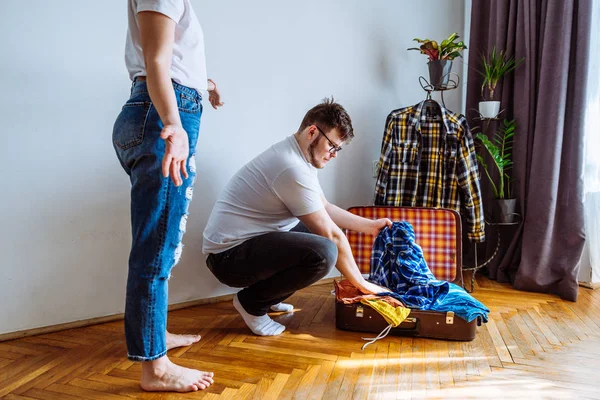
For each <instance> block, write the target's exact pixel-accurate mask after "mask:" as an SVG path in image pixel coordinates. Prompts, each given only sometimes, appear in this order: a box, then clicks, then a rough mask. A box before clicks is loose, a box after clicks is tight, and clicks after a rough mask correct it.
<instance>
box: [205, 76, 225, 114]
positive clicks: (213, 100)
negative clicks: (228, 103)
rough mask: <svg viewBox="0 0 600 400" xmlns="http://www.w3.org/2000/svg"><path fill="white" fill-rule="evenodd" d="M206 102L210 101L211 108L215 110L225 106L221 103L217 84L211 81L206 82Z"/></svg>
mask: <svg viewBox="0 0 600 400" xmlns="http://www.w3.org/2000/svg"><path fill="white" fill-rule="evenodd" d="M208 101H210V105H211V106H213V108H214V109H215V110H216V109H218V108H219V107H222V106H223V104H225V103H223V102H222V101H221V94H220V93H219V90H218V89H217V84H216V83H215V81H213V80H212V79H209V80H208Z"/></svg>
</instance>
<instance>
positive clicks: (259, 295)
mask: <svg viewBox="0 0 600 400" xmlns="http://www.w3.org/2000/svg"><path fill="white" fill-rule="evenodd" d="M337 256H338V250H337V246H336V245H335V243H333V242H332V241H331V240H329V239H326V238H324V237H322V236H319V235H314V234H312V233H310V231H309V230H308V229H307V228H306V227H305V226H304V224H302V223H299V224H298V225H297V226H296V227H295V228H294V229H292V230H291V231H290V232H272V233H266V234H264V235H261V236H257V237H255V238H252V239H249V240H247V241H245V242H243V243H242V244H240V245H238V246H236V247H234V248H233V249H230V250H227V251H225V252H223V253H219V254H210V255H209V256H208V259H207V260H206V263H207V265H208V268H209V269H210V270H211V272H212V273H213V274H214V276H215V277H216V278H217V279H218V280H219V281H220V282H221V283H224V284H225V285H228V286H232V287H243V288H244V289H242V290H241V291H240V292H239V293H238V299H239V301H240V304H241V305H242V307H244V309H245V310H246V311H247V312H248V314H252V315H256V316H260V315H265V314H266V313H267V312H268V311H269V307H270V306H272V305H273V304H277V303H279V302H281V301H283V300H285V299H286V298H288V297H289V296H291V295H292V294H293V293H294V292H295V291H296V290H299V289H302V288H305V287H307V286H309V285H311V284H313V283H315V282H317V281H318V280H320V279H322V278H323V277H324V276H326V275H327V274H328V273H329V271H331V269H332V268H333V267H334V266H335V263H336V261H337Z"/></svg>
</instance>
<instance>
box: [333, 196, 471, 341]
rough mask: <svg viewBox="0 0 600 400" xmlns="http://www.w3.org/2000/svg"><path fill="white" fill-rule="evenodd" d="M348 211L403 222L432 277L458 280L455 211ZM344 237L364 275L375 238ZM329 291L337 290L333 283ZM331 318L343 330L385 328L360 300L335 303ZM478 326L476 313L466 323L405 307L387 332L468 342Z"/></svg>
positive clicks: (458, 229)
mask: <svg viewBox="0 0 600 400" xmlns="http://www.w3.org/2000/svg"><path fill="white" fill-rule="evenodd" d="M348 211H350V212H351V213H353V214H356V215H360V216H362V217H365V218H370V219H377V218H389V219H391V220H392V221H407V222H409V223H410V224H412V226H413V228H414V230H415V236H416V242H417V243H418V244H419V245H420V246H421V248H422V249H423V255H424V257H425V260H426V261H427V265H428V266H429V269H430V270H431V272H432V273H433V274H434V276H435V277H436V279H441V280H447V281H450V282H454V283H462V271H461V254H462V248H461V244H462V242H461V222H460V216H459V214H458V213H457V212H455V211H453V210H447V209H439V208H415V207H381V206H375V207H352V208H350V209H348ZM346 235H347V237H348V241H349V242H350V247H351V248H352V253H353V255H354V258H355V260H356V263H357V265H358V267H359V269H360V270H361V272H362V273H368V272H369V270H370V268H371V249H372V247H373V242H374V240H375V237H374V236H371V235H366V234H363V233H360V232H354V231H347V232H346ZM335 289H336V294H337V291H338V285H337V283H336V285H335ZM336 298H337V296H336ZM335 319H336V327H337V328H338V329H342V330H348V331H358V332H372V333H380V332H381V331H383V330H384V329H385V328H386V327H387V326H388V323H387V322H386V321H385V319H384V318H383V317H382V316H381V315H380V314H379V313H378V312H377V311H375V310H374V309H372V308H371V307H369V306H368V305H365V304H362V303H354V304H344V303H343V302H340V301H336V306H335ZM478 325H481V319H480V318H479V317H478V318H476V319H474V320H473V321H471V322H467V321H465V320H464V319H462V318H460V317H458V316H455V315H454V313H453V312H439V311H431V310H418V309H411V312H410V314H409V316H408V317H407V318H406V320H404V321H403V322H402V323H401V324H400V325H398V326H397V327H396V328H392V329H391V330H390V334H392V335H403V336H414V337H426V338H435V339H447V340H462V341H469V340H473V339H474V338H475V334H476V333H477V326H478Z"/></svg>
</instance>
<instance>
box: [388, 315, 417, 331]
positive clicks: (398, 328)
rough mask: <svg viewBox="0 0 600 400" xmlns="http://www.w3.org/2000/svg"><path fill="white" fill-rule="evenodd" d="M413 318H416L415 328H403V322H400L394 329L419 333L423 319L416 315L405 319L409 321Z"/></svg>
mask: <svg viewBox="0 0 600 400" xmlns="http://www.w3.org/2000/svg"><path fill="white" fill-rule="evenodd" d="M411 318H412V319H414V320H415V326H414V327H413V328H402V324H400V325H398V326H397V327H395V328H394V330H398V331H402V332H413V333H419V327H420V322H421V320H419V318H415V317H408V318H406V319H405V321H407V320H408V321H409V320H410V319H411ZM409 322H410V321H409Z"/></svg>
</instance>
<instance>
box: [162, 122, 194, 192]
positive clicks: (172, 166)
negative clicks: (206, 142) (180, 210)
mask: <svg viewBox="0 0 600 400" xmlns="http://www.w3.org/2000/svg"><path fill="white" fill-rule="evenodd" d="M160 137H161V138H163V139H164V140H165V146H166V148H165V155H164V157H163V160H162V173H163V176H164V177H165V178H168V177H169V175H171V179H172V180H173V183H174V184H175V186H181V184H182V183H183V180H182V179H181V174H180V172H181V173H182V174H183V177H184V178H186V179H187V177H188V173H187V168H186V162H187V158H188V156H189V155H190V144H189V142H188V135H187V132H186V131H185V129H183V127H182V126H181V125H176V124H172V125H165V127H164V128H163V130H162V132H161V133H160Z"/></svg>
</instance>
